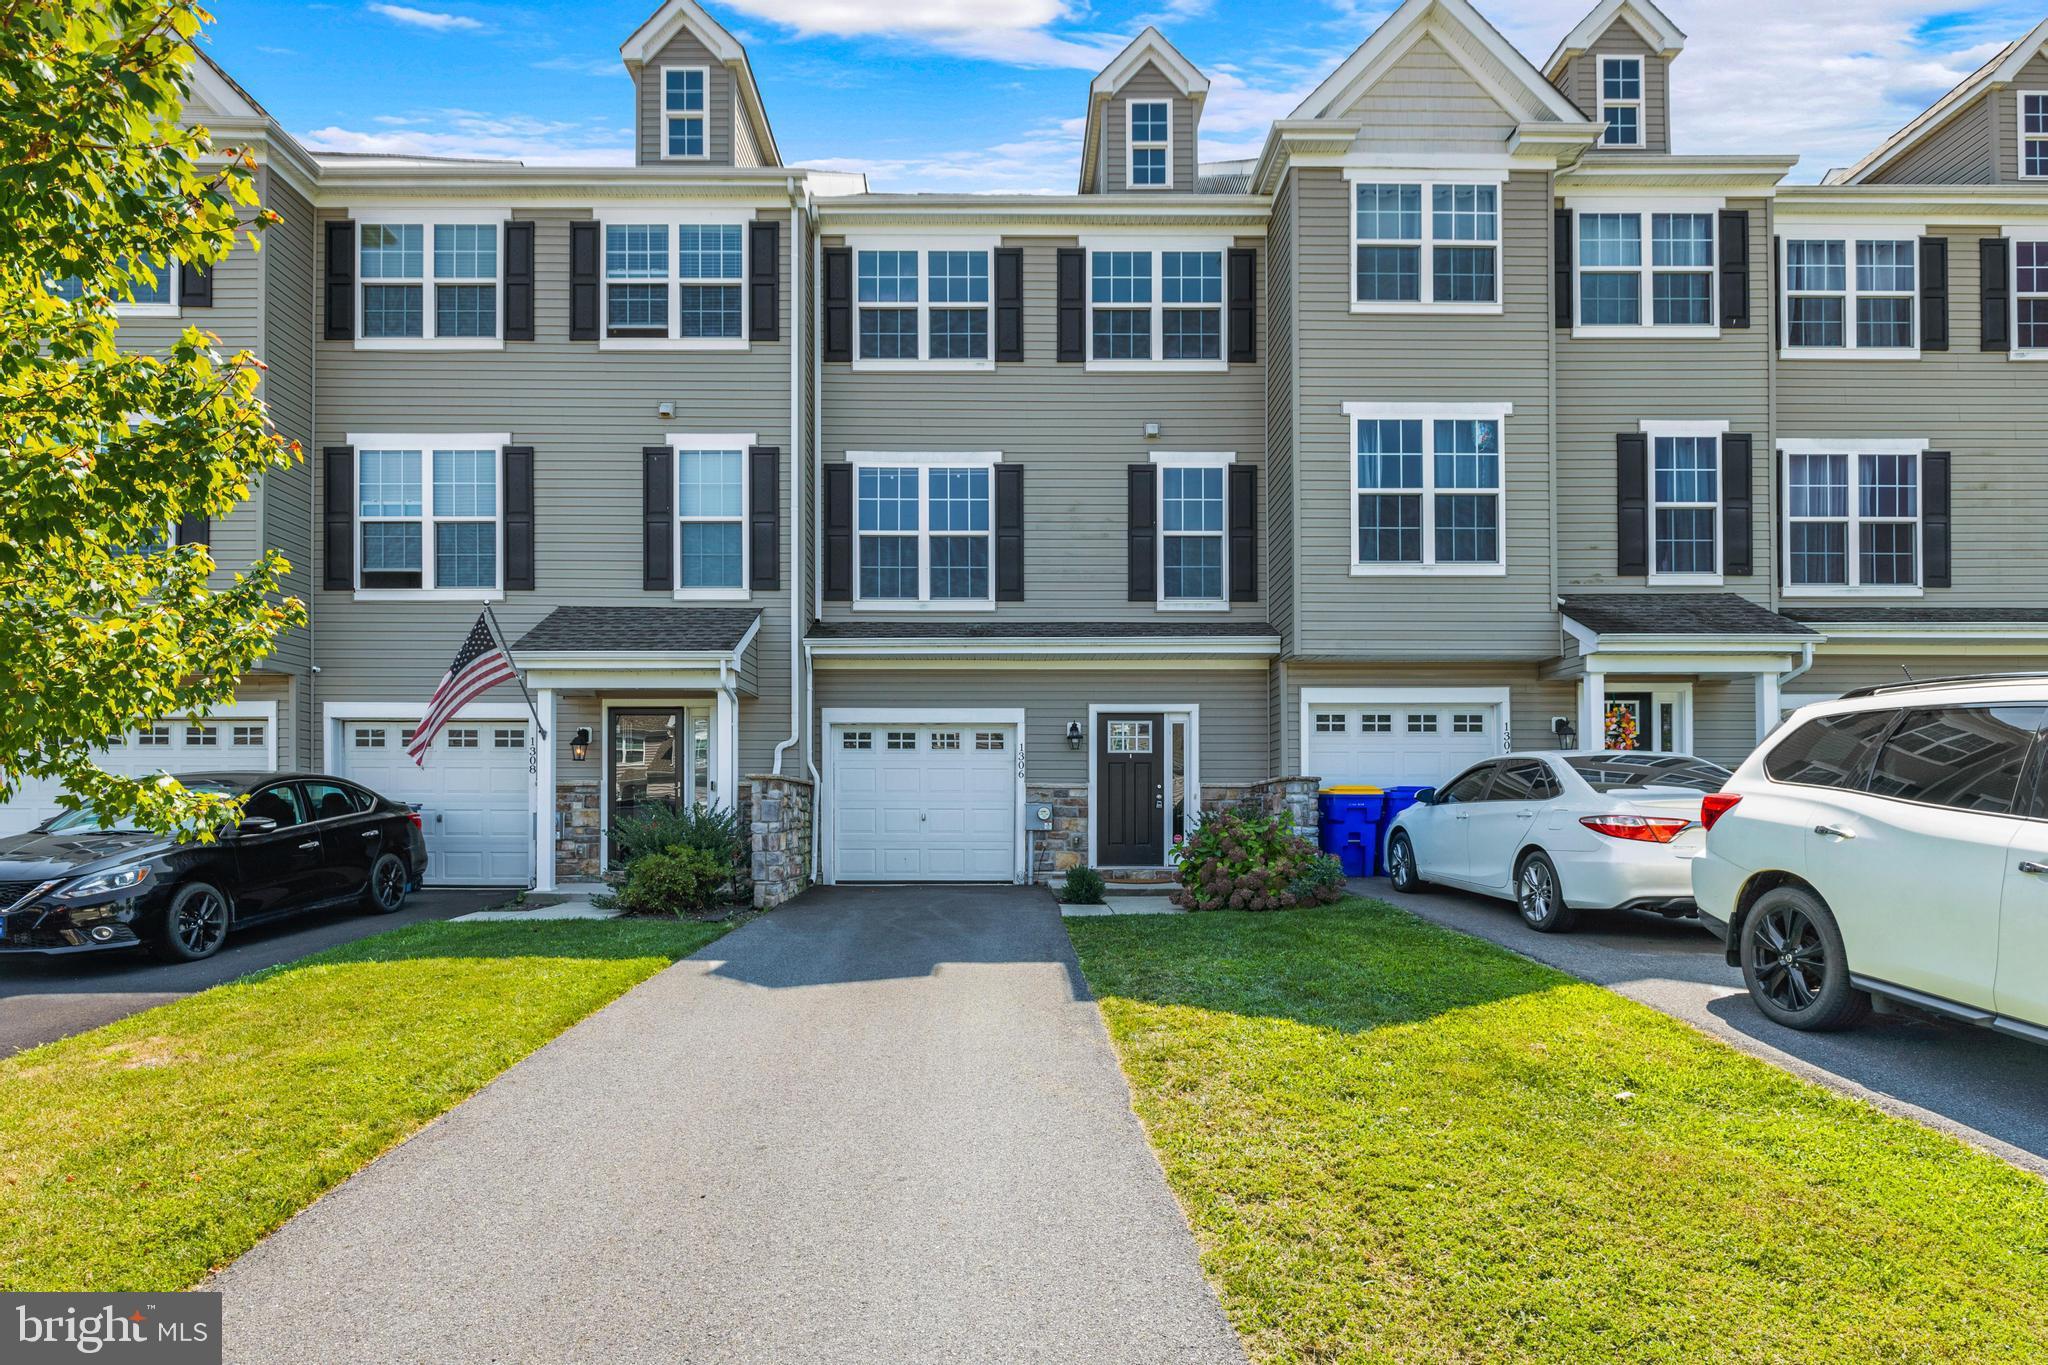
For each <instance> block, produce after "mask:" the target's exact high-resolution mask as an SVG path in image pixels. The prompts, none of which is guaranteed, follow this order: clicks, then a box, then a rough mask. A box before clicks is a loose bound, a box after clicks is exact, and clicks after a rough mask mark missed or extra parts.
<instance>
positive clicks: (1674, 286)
mask: <svg viewBox="0 0 2048 1365" xmlns="http://www.w3.org/2000/svg"><path fill="white" fill-rule="evenodd" d="M1577 218H1578V251H1577V253H1576V254H1577V259H1576V261H1575V269H1576V271H1577V274H1578V286H1579V307H1578V315H1577V321H1576V324H1575V328H1574V330H1575V333H1576V334H1577V335H1580V336H1588V335H1591V336H1599V335H1602V334H1603V333H1604V332H1605V331H1606V329H1609V328H1644V327H1648V328H1653V329H1661V330H1663V331H1664V332H1665V333H1666V334H1667V335H1710V334H1712V333H1713V332H1715V331H1716V330H1717V328H1716V326H1715V321H1714V212H1713V210H1712V209H1711V208H1708V207H1705V206H1700V207H1698V208H1692V207H1688V208H1687V209H1686V211H1683V212H1665V213H1658V212H1647V213H1646V212H1641V211H1635V210H1630V211H1626V212H1622V211H1613V210H1607V209H1580V210H1578V213H1577Z"/></svg>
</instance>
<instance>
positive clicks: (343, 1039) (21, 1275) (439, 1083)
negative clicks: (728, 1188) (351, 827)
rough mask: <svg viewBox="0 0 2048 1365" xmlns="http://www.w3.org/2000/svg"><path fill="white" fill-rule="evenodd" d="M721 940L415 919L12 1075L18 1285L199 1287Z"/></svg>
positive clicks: (104, 1033)
mask: <svg viewBox="0 0 2048 1365" xmlns="http://www.w3.org/2000/svg"><path fill="white" fill-rule="evenodd" d="M721 932H723V926H720V925H702V924H693V923H677V922H673V921H655V920H616V921H555V922H548V921H538V922H533V923H520V922H516V921H512V922H495V923H491V922H485V923H471V924H448V923H429V924H416V925H411V926H409V927H407V928H404V929H399V930H396V931H394V932H392V933H388V934H381V935H379V936H377V937H374V938H368V939H363V940H361V941H359V942H357V943H353V944H350V945H348V946H346V947H341V948H336V949H332V950H330V951H328V952H324V953H320V954H317V955H315V956H313V957H309V958H305V959H303V960H302V961H299V962H295V963H291V964H289V965H287V966H283V967H278V968H273V969H272V970H270V971H266V972H261V973H258V974H257V975H254V976H250V977H247V978H245V979H243V980H241V981H237V982H234V983H231V984H229V985H225V986H221V987H218V988H217V989H214V990H210V991H206V992H204V993H203V994H200V995H195V996H192V997H191V998H189V999H186V1000H180V1001H178V1002H176V1003H174V1004H170V1005H165V1006H162V1007H160V1008H158V1009H153V1010H148V1011H146V1012H144V1013H142V1014H138V1015H134V1016H132V1017H130V1018H128V1019H124V1020H121V1021H120V1022H118V1023H114V1024H109V1025H107V1026H106V1027H105V1028H98V1029H94V1030H93V1031H92V1032H90V1033H84V1034H80V1035H78V1036H77V1037H75V1038H68V1039H65V1040H63V1041H61V1042H56V1043H51V1044H48V1045H46V1046H43V1047H39V1048H35V1049H32V1050H30V1051H28V1052H23V1053H20V1054H18V1055H17V1056H15V1057H12V1058H9V1059H7V1060H6V1061H0V1289H5V1290H35V1289H50V1290H65V1289H68V1290H81V1289H99V1290H151V1289H177V1288H183V1287H185V1286H187V1285H190V1284H193V1283H194V1282H196V1281H198V1280H199V1279H201V1278H202V1277H204V1276H205V1275H206V1274H207V1273H208V1272H209V1271H210V1270H212V1269H214V1268H215V1267H218V1266H221V1265H224V1264H226V1263H227V1262H229V1261H231V1260H233V1259H234V1258H235V1257H236V1256H239V1255H240V1254H241V1253H242V1252H244V1251H247V1250H248V1249H249V1248H250V1247H251V1246H253V1245H255V1243H256V1242H257V1241H259V1240H260V1239H262V1238H263V1237H264V1236H265V1235H267V1234H268V1233H269V1232H271V1231H272V1230H273V1229H275V1228H276V1227H277V1226H278V1225H279V1224H281V1223H283V1222H284V1221H285V1219H287V1218H289V1217H290V1216H291V1215H292V1214H294V1213H296V1212H297V1211H298V1210H299V1209H301V1208H304V1207H305V1206H306V1205H307V1204H309V1203H311V1202H312V1201H313V1199H315V1198H316V1197H318V1196H319V1195H320V1194H321V1193H322V1192H323V1191H325V1190H327V1189H330V1188H332V1187H333V1186H334V1185H336V1184H339V1183H340V1182H341V1181H342V1180H344V1179H346V1178H347V1177H348V1176H349V1175H351V1174H352V1173H354V1172H355V1171H356V1170H358V1169H359V1168H361V1167H362V1166H363V1165H364V1164H365V1163H366V1162H368V1161H369V1160H370V1159H371V1158H373V1157H375V1156H376V1155H377V1154H378V1153H380V1152H383V1151H384V1150H386V1149H387V1148H389V1147H390V1146H392V1145H393V1144H394V1143H396V1142H398V1141H399V1140H401V1139H402V1138H404V1137H406V1136H407V1135H408V1134H410V1133H412V1132H413V1131H414V1130H416V1129H418V1128H419V1127H420V1126H421V1125H422V1124H424V1123H426V1122H427V1121H428V1120H430V1119H432V1118H434V1117H435V1116H436V1115H438V1114H441V1113H443V1112H445V1111H446V1110H448V1109H449V1108H450V1107H452V1106H453V1105H455V1104H457V1103H458V1102H460V1101H461V1100H463V1099H464V1098H465V1097H467V1096H469V1095H471V1094H473V1093H475V1092H476V1091H477V1090H478V1089H479V1088H481V1087H482V1086H483V1085H484V1084H485V1082H487V1081H489V1080H490V1079H491V1078H492V1077H493V1076H496V1075H497V1074H498V1073H499V1072H501V1071H503V1070H504V1069H505V1068H506V1067H508V1066H510V1065H511V1064H512V1063H514V1062H516V1061H518V1060H519V1059H520V1058H521V1057H524V1056H526V1055H527V1054H528V1053H530V1052H532V1051H533V1050H534V1049H535V1048H537V1047H539V1046H540V1045H541V1044H542V1043H545V1042H546V1041H547V1040H548V1039H550V1038H552V1037H554V1036H555V1035H556V1034H558V1033H560V1032H561V1031H562V1030H563V1029H565V1028H567V1027H568V1026H569V1025H570V1024H573V1023H575V1022H576V1021H577V1020H578V1019H581V1018H582V1017H583V1016H584V1015H586V1014H589V1013H590V1012H591V1011H593V1010H595V1009H597V1008H598V1007H599V1006H601V1005H603V1004H605V1003H606V1002H608V1001H610V1000H612V999H614V998H616V997H617V996H619V995H620V994H622V993H623V992H625V991H626V990H627V989H628V988H629V987H631V986H633V985H635V984H637V983H639V982H641V981H644V980H646V979H647V978H648V977H650V976H652V975H654V973H656V972H658V971H660V970H661V969H662V968H663V967H666V966H667V965H668V964H669V963H670V962H672V961H674V960H675V959H676V958H679V957H684V956H687V955H688V954H690V953H692V952H694V951H696V950H697V949H698V948H700V947H702V946H703V945H704V944H706V943H708V942H710V941H711V940H712V939H714V938H716V937H718V935H719V934H720V933H721Z"/></svg>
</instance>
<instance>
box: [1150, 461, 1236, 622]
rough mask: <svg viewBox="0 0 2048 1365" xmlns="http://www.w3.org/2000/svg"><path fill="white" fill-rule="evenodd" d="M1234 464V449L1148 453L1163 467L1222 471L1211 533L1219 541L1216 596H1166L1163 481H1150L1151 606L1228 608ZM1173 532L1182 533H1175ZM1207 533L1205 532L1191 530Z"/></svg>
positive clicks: (1158, 467) (1184, 609)
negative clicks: (1217, 518) (1217, 524)
mask: <svg viewBox="0 0 2048 1365" xmlns="http://www.w3.org/2000/svg"><path fill="white" fill-rule="evenodd" d="M1236 463H1237V452H1236V451H1228V450H1219V451H1169V450H1155V451H1153V452H1152V464H1153V466H1154V467H1155V468H1157V469H1160V470H1165V469H1220V470H1222V471H1223V476H1222V477H1223V526H1222V529H1221V530H1219V531H1217V532H1216V533H1215V535H1216V538H1217V539H1218V540H1220V541H1221V542H1222V544H1223V557H1222V563H1223V577H1222V579H1221V580H1220V582H1221V585H1222V589H1223V591H1222V595H1221V596H1218V597H1174V598H1169V597H1168V596H1167V595H1166V535H1167V531H1166V480H1165V478H1164V477H1163V476H1162V477H1158V478H1156V479H1155V480H1154V482H1155V483H1156V484H1157V489H1156V491H1155V492H1154V494H1153V503H1152V519H1153V524H1154V525H1156V526H1157V527H1158V528H1159V534H1158V536H1157V537H1156V539H1157V541H1158V545H1157V546H1156V547H1155V549H1154V552H1153V563H1152V581H1153V583H1155V584H1156V585H1157V588H1156V597H1155V600H1154V603H1153V606H1154V608H1155V609H1156V610H1159V611H1229V610H1230V467H1231V466H1232V465H1234V464H1236ZM1175 534H1186V533H1182V532H1176V533H1175ZM1193 534H1197V535H1208V534H1210V533H1209V532H1207V531H1201V532H1194V533H1193Z"/></svg>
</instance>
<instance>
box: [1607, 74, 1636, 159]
mask: <svg viewBox="0 0 2048 1365" xmlns="http://www.w3.org/2000/svg"><path fill="white" fill-rule="evenodd" d="M1600 121H1601V122H1602V123H1604V124H1606V125H1607V131H1606V132H1604V133H1602V134H1601V135H1600V145H1601V146H1603V147H1640V146H1642V145H1643V59H1642V58H1641V57H1602V58H1601V59H1600Z"/></svg>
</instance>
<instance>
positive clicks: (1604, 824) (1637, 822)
mask: <svg viewBox="0 0 2048 1365" xmlns="http://www.w3.org/2000/svg"><path fill="white" fill-rule="evenodd" d="M1579 823H1580V824H1582V825H1584V826H1585V827H1586V828H1587V829H1590V830H1592V831H1593V832H1594V833H1595V834H1604V835H1606V836H1607V837H1608V838H1610V839H1633V840H1635V841H1636V842H1637V843H1642V844H1668V843H1670V842H1671V841H1672V840H1673V839H1676V838H1677V837H1678V835H1679V832H1680V831H1681V830H1683V829H1684V828H1685V827H1686V826H1687V825H1689V824H1691V823H1692V821H1690V820H1658V819H1655V818H1653V817H1651V816H1647V815H1587V816H1582V817H1580V819H1579Z"/></svg>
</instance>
